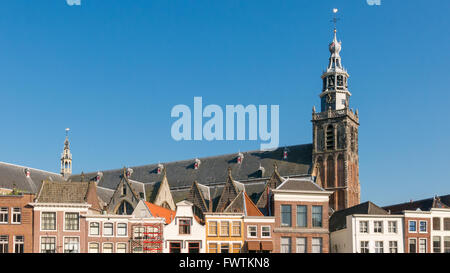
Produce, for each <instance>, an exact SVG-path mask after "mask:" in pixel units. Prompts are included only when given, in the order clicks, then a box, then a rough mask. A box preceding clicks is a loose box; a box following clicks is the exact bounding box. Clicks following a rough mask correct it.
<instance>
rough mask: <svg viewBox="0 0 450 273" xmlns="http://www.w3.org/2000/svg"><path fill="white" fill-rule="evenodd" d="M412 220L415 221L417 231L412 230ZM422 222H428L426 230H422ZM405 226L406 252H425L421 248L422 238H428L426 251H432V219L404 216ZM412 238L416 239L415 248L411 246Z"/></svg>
mask: <svg viewBox="0 0 450 273" xmlns="http://www.w3.org/2000/svg"><path fill="white" fill-rule="evenodd" d="M410 222H415V227H416V228H415V229H416V231H411V230H410ZM420 222H425V223H426V231H421V230H420V229H421V227H420V225H421V224H420ZM404 227H405V240H404V242H405V253H423V250H421V247H420V242H421V240H426V253H431V236H430V232H431V219H430V218H422V217H408V216H406V215H405V218H404ZM410 239H411V240H413V241H415V249H414V248H412V246H410Z"/></svg>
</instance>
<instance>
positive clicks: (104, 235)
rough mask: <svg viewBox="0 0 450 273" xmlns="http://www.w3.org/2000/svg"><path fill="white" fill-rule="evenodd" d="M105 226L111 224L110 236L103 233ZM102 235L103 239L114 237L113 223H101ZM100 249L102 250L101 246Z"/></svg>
mask: <svg viewBox="0 0 450 273" xmlns="http://www.w3.org/2000/svg"><path fill="white" fill-rule="evenodd" d="M106 224H111V225H112V228H111V232H112V235H107V234H106V233H105V230H106V229H105V225H106ZM102 235H103V237H114V223H113V222H104V223H103V226H102ZM102 248H103V246H102Z"/></svg>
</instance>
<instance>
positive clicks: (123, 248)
mask: <svg viewBox="0 0 450 273" xmlns="http://www.w3.org/2000/svg"><path fill="white" fill-rule="evenodd" d="M116 253H127V244H126V243H117V245H116Z"/></svg>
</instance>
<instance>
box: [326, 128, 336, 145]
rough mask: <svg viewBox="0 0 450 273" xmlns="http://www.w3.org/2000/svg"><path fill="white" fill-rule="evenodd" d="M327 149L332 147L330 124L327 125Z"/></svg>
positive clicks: (332, 132) (332, 139)
mask: <svg viewBox="0 0 450 273" xmlns="http://www.w3.org/2000/svg"><path fill="white" fill-rule="evenodd" d="M326 134H327V150H333V149H334V128H333V126H332V125H329V126H328V127H327V132H326Z"/></svg>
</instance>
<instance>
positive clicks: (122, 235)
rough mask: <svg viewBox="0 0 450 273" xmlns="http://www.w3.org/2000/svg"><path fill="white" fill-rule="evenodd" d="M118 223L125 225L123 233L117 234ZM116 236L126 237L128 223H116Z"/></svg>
mask: <svg viewBox="0 0 450 273" xmlns="http://www.w3.org/2000/svg"><path fill="white" fill-rule="evenodd" d="M119 225H125V234H119ZM116 236H117V237H128V224H127V223H116Z"/></svg>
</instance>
